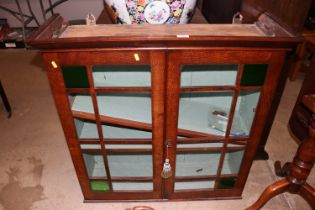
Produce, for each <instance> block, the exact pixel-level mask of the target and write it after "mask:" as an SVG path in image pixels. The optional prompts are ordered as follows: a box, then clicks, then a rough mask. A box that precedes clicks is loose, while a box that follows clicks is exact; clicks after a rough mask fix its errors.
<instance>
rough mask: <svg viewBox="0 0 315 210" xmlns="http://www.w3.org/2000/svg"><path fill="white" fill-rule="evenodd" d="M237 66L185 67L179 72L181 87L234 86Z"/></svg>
mask: <svg viewBox="0 0 315 210" xmlns="http://www.w3.org/2000/svg"><path fill="white" fill-rule="evenodd" d="M237 70H238V65H234V64H231V65H229V64H214V65H186V66H183V68H182V72H181V87H192V86H223V85H235V82H236V75H237Z"/></svg>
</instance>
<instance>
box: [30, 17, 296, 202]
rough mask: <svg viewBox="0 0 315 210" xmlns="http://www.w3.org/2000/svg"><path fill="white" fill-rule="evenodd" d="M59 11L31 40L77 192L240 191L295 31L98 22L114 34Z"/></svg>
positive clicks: (118, 196) (179, 195)
mask: <svg viewBox="0 0 315 210" xmlns="http://www.w3.org/2000/svg"><path fill="white" fill-rule="evenodd" d="M62 22H63V20H62V18H61V17H60V16H54V17H53V18H52V19H50V20H48V22H47V23H46V25H44V26H43V27H42V28H41V29H40V30H39V32H37V33H36V34H34V36H33V37H32V38H31V40H30V41H29V43H30V45H32V46H34V47H37V48H39V49H41V51H42V55H43V59H44V61H45V63H46V66H47V73H48V77H49V81H50V85H51V89H52V93H53V96H54V99H55V103H56V107H57V110H58V113H59V116H60V121H61V124H62V126H63V129H64V132H65V136H66V140H67V143H68V147H69V151H70V153H71V157H72V159H73V163H74V166H75V169H76V172H77V176H78V179H79V182H80V185H81V188H82V192H83V195H84V198H85V200H87V201H88V200H143V199H200V198H214V197H216V198H228V197H229V198H237V197H240V196H241V193H242V190H243V188H244V185H245V183H246V179H247V176H248V173H249V170H250V166H251V163H252V161H253V157H254V154H255V151H256V149H257V146H258V143H259V140H260V136H261V134H262V130H263V128H264V126H265V121H266V116H267V114H268V111H269V109H270V105H271V102H272V99H273V96H274V93H275V88H276V85H277V81H278V80H279V76H280V73H281V70H282V65H283V62H284V59H285V56H286V54H287V52H288V51H289V50H290V49H291V48H292V47H294V46H295V45H296V43H297V42H299V38H297V37H295V36H293V35H290V36H289V35H288V36H287V37H286V36H283V34H282V33H284V32H283V31H280V29H278V32H277V33H280V34H282V35H281V37H280V38H279V37H276V36H271V37H270V36H268V35H266V34H263V33H262V31H261V30H260V29H259V28H258V26H257V25H238V26H237V25H233V26H232V25H226V26H223V27H228V28H229V27H230V30H231V32H229V35H228V36H227V35H225V34H224V33H225V32H222V33H223V35H224V36H221V38H220V36H219V37H218V36H217V35H213V33H217V32H213V31H214V30H213V28H209V27H211V26H209V25H198V26H197V25H195V26H193V25H191V26H171V28H167V29H170V30H171V31H167V30H165V29H166V27H169V26H133V27H136V28H137V31H133V32H132V31H130V30H134V28H133V27H130V26H106V27H112V28H111V30H109V29H108V28H107V29H106V30H107V31H111V32H109V33H113V34H115V36H114V35H113V34H112V35H108V37H103V36H102V37H99V36H98V35H97V33H98V32H97V30H103V29H96V28H93V30H94V29H95V31H93V30H92V31H89V32H88V31H87V28H85V29H84V27H86V26H68V27H66V29H65V28H62V30H61V29H60V27H61V25H62V24H61V23H62ZM63 27H64V26H63ZM78 27H79V28H78ZM80 27H83V28H81V29H84V30H81V29H80ZM95 27H101V26H95ZM185 27H188V30H187V31H185ZM200 27H203V28H205V29H206V31H204V32H200V31H198V29H200ZM216 27H219V28H215V29H216V30H222V31H224V30H223V29H224V28H220V27H222V26H216ZM56 30H60V31H62V33H61V34H59V35H58V37H57V38H56V37H52V35H53V34H55V33H54V31H56ZM71 30H72V32H73V33H72V35H69V34H68V35H66V34H67V33H71ZM80 30H81V32H82V31H83V32H84V33H86V32H87V33H96V35H95V34H94V35H86V34H84V35H78V33H80ZM113 30H114V31H115V30H116V31H115V33H114V32H113ZM124 30H126V31H128V33H130V34H132V35H131V36H129V37H128V36H126V33H127V32H126V33H125V32H124ZM152 30H156V32H155V36H150V35H147V33H150V31H151V32H152ZM172 30H174V31H172ZM183 30H184V31H183ZM237 30H241V31H240V32H237ZM179 31H181V32H182V33H184V34H186V35H185V36H183V35H179V34H178V33H179ZM211 31H212V32H211ZM233 31H234V32H233ZM120 33H121V35H119V34H120ZM200 33H201V34H200ZM207 33H209V34H208V35H207ZM233 33H234V35H233ZM49 34H50V35H49ZM176 34H177V36H175V35H176ZM242 34H245V35H244V37H242V36H241V35H242ZM82 36H83V37H82ZM174 36H175V37H174ZM275 41H277V42H275ZM275 43H276V44H275ZM165 159H169V161H170V165H171V168H172V176H170V177H169V178H166V179H165V178H162V176H161V172H162V169H163V163H164V161H165Z"/></svg>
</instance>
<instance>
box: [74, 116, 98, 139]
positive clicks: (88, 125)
mask: <svg viewBox="0 0 315 210" xmlns="http://www.w3.org/2000/svg"><path fill="white" fill-rule="evenodd" d="M74 125H75V128H76V131H77V136H78V138H79V139H99V136H98V132H97V126H96V123H95V122H93V121H88V120H82V119H74Z"/></svg>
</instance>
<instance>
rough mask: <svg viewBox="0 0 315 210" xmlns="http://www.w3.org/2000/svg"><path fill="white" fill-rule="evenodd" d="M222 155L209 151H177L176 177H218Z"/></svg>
mask: <svg viewBox="0 0 315 210" xmlns="http://www.w3.org/2000/svg"><path fill="white" fill-rule="evenodd" d="M220 156H221V153H220V152H207V151H200V152H199V151H196V152H195V151H188V152H181V151H177V154H176V172H175V175H176V177H178V176H207V175H208V176H209V175H216V174H217V170H218V165H219V160H220Z"/></svg>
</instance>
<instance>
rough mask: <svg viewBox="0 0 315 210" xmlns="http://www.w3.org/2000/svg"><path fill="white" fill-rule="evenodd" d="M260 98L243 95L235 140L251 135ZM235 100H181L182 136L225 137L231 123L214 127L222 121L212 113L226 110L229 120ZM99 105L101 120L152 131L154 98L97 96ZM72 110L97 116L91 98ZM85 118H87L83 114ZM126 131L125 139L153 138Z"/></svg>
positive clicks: (88, 130)
mask: <svg viewBox="0 0 315 210" xmlns="http://www.w3.org/2000/svg"><path fill="white" fill-rule="evenodd" d="M220 94H222V93H220ZM259 95H260V93H259V92H258V91H251V92H245V93H243V94H240V96H239V99H238V102H237V106H236V111H235V115H234V120H233V124H232V131H231V135H232V136H246V135H249V132H250V128H251V124H252V121H253V118H254V115H255V109H256V106H257V103H258V99H259ZM231 97H232V96H229V97H225V98H226V99H224V101H222V99H221V103H222V105H224V106H225V107H224V106H223V107H222V106H221V107H219V104H220V103H219V104H217V105H212V104H211V102H212V101H213V100H216V101H220V100H218V99H217V98H218V96H215V98H214V97H213V98H210V99H211V100H208V101H207V100H205V99H203V98H201V99H200V97H199V98H198V97H196V98H194V96H193V95H191V96H188V97H184V98H181V99H180V106H179V121H178V124H179V125H178V127H179V135H181V132H183V133H184V134H185V132H184V131H182V130H187V131H194V132H200V133H204V134H209V135H217V136H224V135H225V130H226V125H227V120H226V122H225V127H224V126H223V128H221V129H220V128H219V126H214V124H215V123H214V122H217V121H218V120H217V119H216V116H214V115H213V114H212V113H214V112H215V111H218V110H219V111H222V110H224V112H226V113H227V119H228V117H229V108H228V107H227V106H229V105H230V104H231V100H232V98H231ZM97 101H98V107H99V113H100V115H101V118H102V117H111V118H112V121H109V122H114V121H115V120H116V121H115V122H116V123H117V124H120V123H121V124H123V125H125V126H130V127H131V128H138V129H139V128H144V129H151V122H152V119H151V118H152V117H151V116H152V115H151V98H150V94H143V93H141V94H139V93H135V94H134V93H129V94H125V93H124V94H122V95H121V94H117V93H116V94H111V95H100V96H97ZM216 103H218V102H216ZM72 110H73V111H77V112H79V113H89V114H94V109H93V103H92V99H91V96H87V95H77V96H75V98H74V100H73V103H72ZM191 110H193V111H191ZM92 116H93V115H92ZM82 118H84V115H83V114H82ZM105 120H106V119H105ZM136 122H140V123H143V124H137V123H136ZM83 128H84V129H85V130H82V131H84V132H85V133H91V132H92V130H94V131H97V130H96V129H95V127H93V126H92V125H90V124H86V126H84V127H83ZM107 129H109V128H107ZM112 129H113V128H112ZM124 129H125V128H124ZM124 129H119V132H120V133H121V135H122V136H124V134H126V135H129V132H130V135H131V136H130V137H133V136H135V135H137V136H138V135H139V136H141V135H143V136H145V138H150V137H149V135H150V132H145V131H132V129H127V130H124ZM116 130H117V129H116ZM84 132H82V134H84ZM105 133H107V134H108V135H111V134H110V133H113V134H114V133H115V132H106V131H105ZM91 135H92V134H91ZM114 135H115V134H114ZM94 136H96V135H94ZM113 138H115V137H113ZM120 138H122V137H120Z"/></svg>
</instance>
